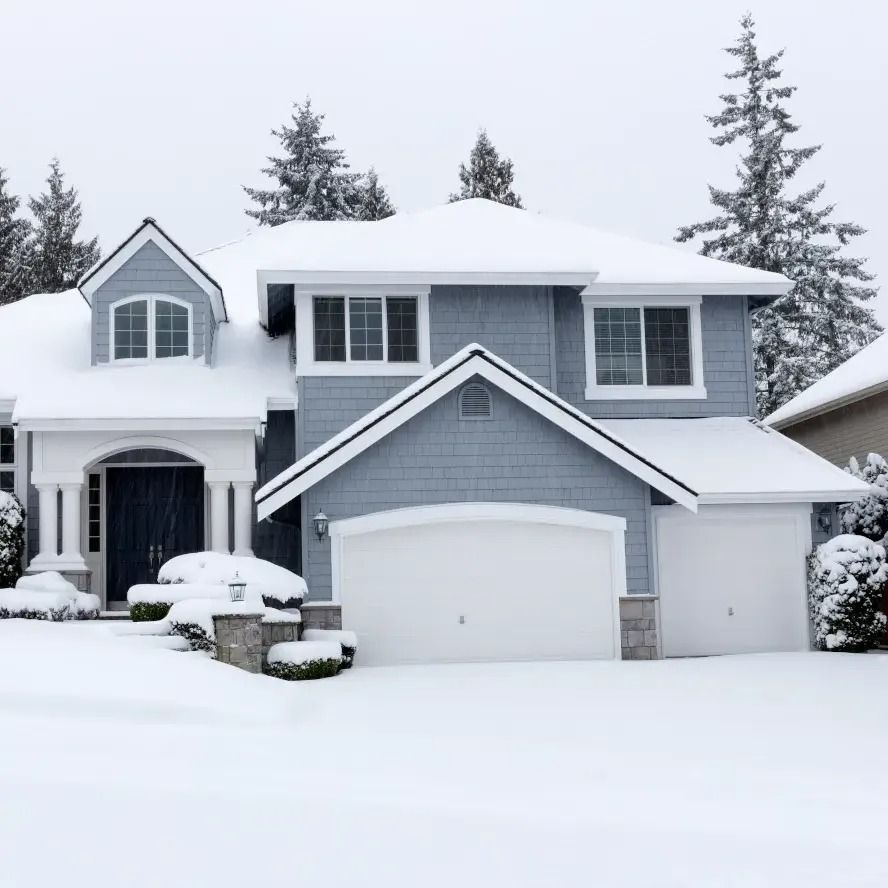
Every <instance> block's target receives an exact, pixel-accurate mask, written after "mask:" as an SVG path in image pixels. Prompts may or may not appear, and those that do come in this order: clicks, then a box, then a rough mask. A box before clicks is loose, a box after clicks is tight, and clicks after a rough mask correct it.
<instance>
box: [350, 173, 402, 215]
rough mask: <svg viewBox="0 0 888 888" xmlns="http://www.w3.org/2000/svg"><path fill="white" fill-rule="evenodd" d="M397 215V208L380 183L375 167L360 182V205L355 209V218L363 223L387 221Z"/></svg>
mask: <svg viewBox="0 0 888 888" xmlns="http://www.w3.org/2000/svg"><path fill="white" fill-rule="evenodd" d="M394 215H395V207H394V205H393V204H392V202H391V200H390V198H389V196H388V192H387V191H386V190H385V186H384V185H382V184H381V183H380V181H379V176H378V174H377V172H376V170H375V169H373V167H370V169H369V170H368V172H367V175H366V176H363V177H362V178H361V179H360V180H359V182H358V203H357V206H356V208H355V218H356V219H359V220H360V221H362V222H374V221H376V220H377V219H387V218H388V217H389V216H394Z"/></svg>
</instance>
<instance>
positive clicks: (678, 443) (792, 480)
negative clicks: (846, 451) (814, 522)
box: [602, 417, 868, 504]
mask: <svg viewBox="0 0 888 888" xmlns="http://www.w3.org/2000/svg"><path fill="white" fill-rule="evenodd" d="M602 425H604V426H605V427H606V428H608V429H610V430H611V431H612V432H614V434H616V435H619V436H620V438H622V439H623V440H624V441H626V442H627V443H628V444H629V445H630V446H632V447H634V448H635V449H636V450H637V451H638V452H640V453H642V454H644V455H645V456H646V457H647V458H648V459H650V460H652V461H653V462H654V463H656V464H657V465H658V466H660V467H662V468H663V469H664V470H665V471H668V472H669V473H670V474H672V475H674V476H675V477H676V478H679V479H681V480H682V481H684V482H685V483H686V484H688V485H690V486H691V487H693V488H694V490H696V491H697V493H698V495H699V502H700V503H701V504H705V503H731V502H736V503H742V502H757V503H759V502H841V501H845V500H853V499H857V498H858V497H860V496H861V495H862V494H865V493H866V492H867V491H868V487H867V485H866V484H864V483H863V482H861V481H858V480H857V479H856V478H853V477H851V476H850V475H848V474H847V473H846V472H843V471H842V470H841V469H839V468H837V467H836V466H834V465H833V464H832V463H830V462H827V461H826V460H825V459H822V458H821V457H819V456H817V454H816V453H812V452H811V451H810V450H807V449H806V448H804V447H802V446H801V445H800V444H797V443H796V442H795V441H792V440H790V439H789V438H787V437H785V436H784V435H781V434H780V433H779V432H776V431H774V430H773V429H769V428H765V427H764V426H762V425H761V424H760V423H757V422H755V421H753V420H751V419H748V418H745V417H718V418H714V419H620V420H604V421H602Z"/></svg>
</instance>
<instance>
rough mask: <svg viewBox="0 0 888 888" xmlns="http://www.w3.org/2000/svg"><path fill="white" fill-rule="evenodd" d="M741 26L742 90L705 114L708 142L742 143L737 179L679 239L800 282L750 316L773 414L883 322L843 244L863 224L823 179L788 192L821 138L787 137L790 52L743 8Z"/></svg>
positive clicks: (738, 76) (762, 394) (760, 394)
mask: <svg viewBox="0 0 888 888" xmlns="http://www.w3.org/2000/svg"><path fill="white" fill-rule="evenodd" d="M740 26H741V34H740V38H739V39H738V41H737V43H736V44H735V45H734V46H731V47H728V48H727V49H726V50H725V51H726V52H727V53H728V54H729V55H731V56H732V57H734V58H735V59H737V60H738V63H739V67H738V68H737V69H736V70H734V71H732V72H731V73H729V74H726V75H725V76H726V78H727V79H728V80H732V81H733V80H737V81H740V82H741V83H742V87H743V88H742V91H738V92H733V93H726V94H724V95H722V96H720V99H721V100H722V102H723V103H724V107H723V108H722V110H721V112H720V113H718V114H716V115H714V116H711V117H707V120H708V121H709V123H710V124H711V125H712V126H713V127H714V128H715V129H717V130H720V132H719V134H718V135H716V136H714V137H712V138H711V140H710V141H712V143H713V144H714V145H718V146H725V145H733V144H734V143H739V144H740V145H742V146H743V151H744V153H743V154H742V155H741V157H740V164H739V166H738V167H737V180H738V181H737V187H736V188H735V189H734V190H727V189H722V188H716V187H714V186H712V185H710V186H709V196H710V200H711V202H712V203H713V204H714V205H715V206H716V207H717V208H718V210H719V211H720V212H719V215H717V216H715V217H713V218H711V219H709V220H707V221H705V222H699V223H696V224H694V225H687V226H683V227H681V228H679V231H678V234H677V235H676V238H675V239H676V240H677V241H680V242H683V241H689V240H692V239H694V238H696V237H703V241H702V245H701V248H700V253H701V254H702V255H704V256H712V257H715V258H717V259H724V260H726V261H728V262H736V263H739V264H741V265H748V266H751V267H752V268H760V269H764V270H766V271H775V272H780V273H781V274H784V275H786V276H787V277H788V278H790V280H792V281H794V282H795V286H794V287H793V288H792V290H791V291H790V292H789V293H788V294H787V295H786V296H783V297H781V298H780V299H779V300H777V302H775V303H774V304H772V305H771V306H769V307H767V308H765V309H762V310H761V311H758V312H756V314H755V315H753V344H754V349H755V371H756V392H757V401H758V408H759V412H760V414H761V415H767V414H768V413H771V412H772V411H773V410H776V409H777V407H779V406H780V405H781V404H783V403H785V402H786V401H788V400H789V399H790V398H792V397H794V396H795V395H796V394H798V393H799V392H800V391H802V390H803V389H805V388H807V387H808V386H809V385H811V384H812V383H814V382H816V381H817V380H818V379H820V377H822V376H824V375H825V374H826V373H829V372H830V371H831V370H833V369H835V368H836V367H837V366H838V365H839V364H841V363H843V362H844V361H846V360H847V359H848V358H849V357H851V355H852V354H854V352H856V351H857V350H858V349H860V348H862V347H863V346H864V345H866V344H867V343H869V342H871V341H872V339H873V338H875V336H876V335H877V334H878V333H879V331H880V330H881V327H880V326H879V324H878V322H877V321H876V319H875V316H874V315H873V312H872V310H871V309H869V308H867V307H866V306H865V305H862V304H861V303H863V302H866V301H868V300H870V299H872V298H873V296H875V294H876V290H875V289H874V288H873V287H869V286H859V285H858V284H857V283H855V282H860V283H861V284H864V285H865V284H867V283H868V282H869V281H871V280H873V275H872V274H870V273H869V272H868V271H867V270H866V269H865V268H864V263H865V262H866V259H863V258H852V257H848V256H844V255H842V252H841V251H842V248H843V247H845V246H846V245H847V244H848V243H849V241H850V240H851V239H852V238H854V237H857V236H859V235H861V234H863V233H864V231H865V229H863V228H861V227H860V226H859V225H855V224H853V223H847V222H834V221H831V219H830V217H831V215H832V213H833V210H834V209H835V207H834V205H833V204H826V205H820V206H818V204H819V201H820V198H821V195H822V193H823V190H824V187H825V183H823V182H821V183H819V184H818V185H816V186H814V187H813V188H810V189H807V190H805V191H802V192H801V193H798V194H795V195H792V194H790V193H789V184H790V180H791V179H793V178H794V177H795V175H796V174H797V173H798V171H799V169H800V168H801V167H802V165H803V164H804V163H805V162H806V161H808V160H810V159H811V158H812V157H813V156H814V155H815V154H816V153H817V152H818V151H819V150H820V146H819V145H813V146H808V147H805V148H793V147H790V146H789V145H788V144H786V140H787V137H789V136H792V135H794V134H795V133H796V132H798V129H799V127H798V125H796V124H795V123H793V122H792V120H791V117H790V115H789V113H788V112H787V110H786V108H785V107H784V103H785V101H786V100H787V99H789V98H791V96H792V95H793V93H794V92H795V91H796V87H794V86H786V85H782V84H781V83H780V78H781V76H782V71H781V69H780V68H779V67H778V65H779V63H780V60H781V59H782V58H783V52H784V51H783V50H780V52H777V53H775V54H773V55H769V56H766V57H765V58H761V57H760V56H759V53H758V47H757V45H756V41H755V31H754V30H753V29H754V22H753V20H752V17H751V16H750V15H748V14H747V15H745V16H744V17H743V18H742V19H741V20H740ZM707 235H711V237H707Z"/></svg>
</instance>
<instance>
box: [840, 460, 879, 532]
mask: <svg viewBox="0 0 888 888" xmlns="http://www.w3.org/2000/svg"><path fill="white" fill-rule="evenodd" d="M845 471H846V472H848V473H849V474H851V475H853V476H854V477H855V478H859V479H860V480H861V481H863V482H864V483H865V484H868V485H869V489H870V492H869V494H868V495H867V496H865V497H863V499H859V500H857V501H856V502H853V503H846V504H845V505H844V506H842V507H841V518H842V530H844V531H845V533H856V534H860V536H865V537H867V538H868V539H871V540H874V541H875V542H877V543H881V542H882V541H883V540H884V539H885V535H886V534H888V462H885V460H884V459H883V458H882V457H881V456H879V454H878V453H870V454H869V455H868V456H867V458H866V464H865V465H864V466H863V467H861V466H860V464H859V463H858V462H857V459H856V457H853V456H852V457H851V460H850V462H849V463H848V468H847V469H845Z"/></svg>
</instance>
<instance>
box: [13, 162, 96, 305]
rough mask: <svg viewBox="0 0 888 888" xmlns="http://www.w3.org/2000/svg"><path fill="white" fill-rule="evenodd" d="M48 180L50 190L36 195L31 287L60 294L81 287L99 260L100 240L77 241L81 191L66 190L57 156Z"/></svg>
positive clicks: (40, 291) (34, 201)
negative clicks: (78, 197) (80, 282)
mask: <svg viewBox="0 0 888 888" xmlns="http://www.w3.org/2000/svg"><path fill="white" fill-rule="evenodd" d="M49 167H50V174H49V177H48V178H47V180H46V182H47V184H48V185H49V193H47V194H41V195H40V197H36V198H35V197H32V198H31V199H30V200H29V201H28V206H29V207H30V209H31V212H32V213H33V214H34V219H35V221H36V225H35V226H34V259H33V265H32V281H31V288H32V290H33V292H35V293H59V292H61V291H62V290H70V289H71V288H72V287H75V286H77V281H78V280H80V278H81V277H82V276H83V274H84V272H86V271H87V269H89V268H91V267H92V266H93V265H95V263H96V262H98V261H99V257H100V255H101V254H100V252H99V239H98V238H97V237H94V238H93V239H92V240H89V241H79V240H76V237H77V229H78V228H79V227H80V220H81V217H82V215H83V212H82V210H81V209H80V201H79V200H78V199H77V191H76V189H74V188H68V189H67V190H66V189H65V177H64V174H63V173H62V171H61V169H60V167H59V161H58V159H57V158H54V159H53V161H52V162H51V163H50V165H49Z"/></svg>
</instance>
